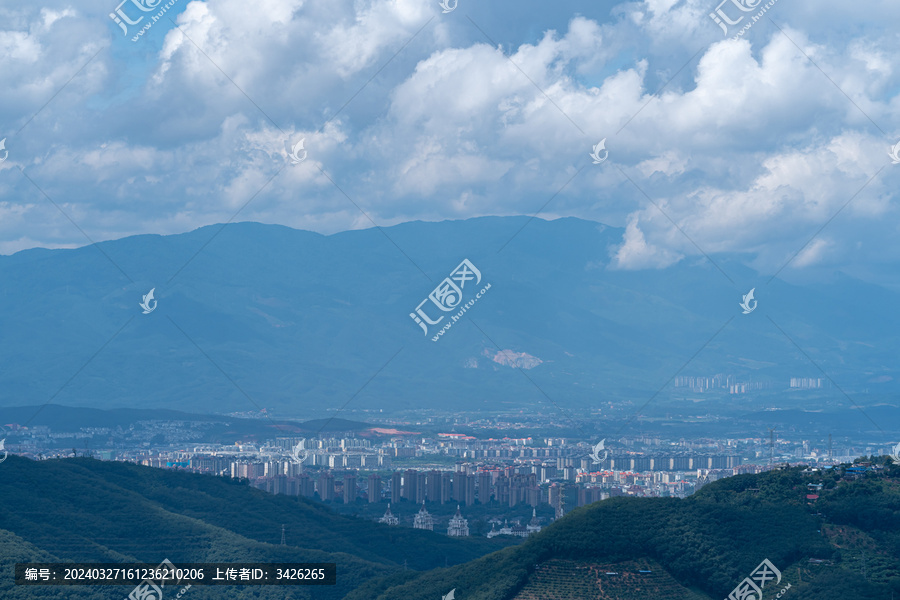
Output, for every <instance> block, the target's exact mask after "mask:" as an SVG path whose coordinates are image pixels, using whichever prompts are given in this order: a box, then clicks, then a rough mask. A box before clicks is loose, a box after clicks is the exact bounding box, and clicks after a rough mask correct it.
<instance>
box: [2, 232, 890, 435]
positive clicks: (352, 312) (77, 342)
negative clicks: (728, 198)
mask: <svg viewBox="0 0 900 600" xmlns="http://www.w3.org/2000/svg"><path fill="white" fill-rule="evenodd" d="M622 235H623V231H622V230H621V229H617V228H613V227H607V226H605V225H602V224H599V223H594V222H589V221H584V220H580V219H574V218H564V219H558V220H554V221H544V220H542V219H529V218H527V217H485V218H478V219H469V220H465V221H444V222H439V223H425V222H411V223H404V224H401V225H397V226H394V227H388V228H384V229H383V230H378V229H367V230H358V231H348V232H344V233H339V234H335V235H331V236H323V235H320V234H316V233H311V232H308V231H299V230H294V229H290V228H288V227H283V226H279V225H262V224H258V223H233V224H229V225H227V226H225V227H224V228H223V227H221V226H209V227H204V228H201V229H198V230H196V231H192V232H190V233H185V234H180V235H170V236H156V235H141V236H134V237H129V238H124V239H121V240H116V241H110V242H102V243H100V244H97V246H96V247H93V246H88V247H84V248H79V249H75V250H29V251H24V252H19V253H17V254H15V255H12V256H0V277H2V279H3V281H6V282H7V285H5V286H4V287H3V289H2V290H0V342H2V343H0V364H2V365H3V366H4V368H3V369H2V370H0V405H5V406H14V405H18V406H21V405H26V404H32V405H40V404H43V403H45V402H47V401H52V402H54V403H58V404H65V405H79V406H87V407H95V408H111V407H134V408H170V409H180V410H185V409H187V410H189V411H191V412H231V411H247V410H258V409H259V408H263V407H268V408H273V407H274V408H277V409H279V410H280V411H282V412H281V414H290V413H292V412H296V413H301V414H304V415H310V416H318V417H325V418H327V417H329V416H334V415H335V414H337V413H336V411H337V410H338V409H339V408H340V407H342V406H346V405H348V402H352V405H351V406H352V407H353V408H368V409H384V410H387V411H390V410H394V409H400V408H411V407H422V406H426V407H427V406H434V407H441V408H448V407H451V408H452V407H456V408H460V409H465V408H469V409H472V408H484V407H490V406H492V405H493V404H492V403H495V402H497V401H499V400H502V401H513V402H514V403H515V404H518V405H520V406H534V405H543V406H545V407H546V408H547V409H548V410H555V409H554V407H553V404H552V403H551V402H550V401H549V400H548V397H549V398H551V399H552V400H553V402H555V403H556V404H557V405H559V406H562V407H571V408H577V407H586V406H595V405H597V404H598V403H602V402H618V401H622V400H627V401H636V402H637V401H643V400H645V399H646V398H648V397H650V396H651V395H652V394H654V393H655V392H656V391H658V390H660V389H662V390H663V394H662V396H661V397H660V400H663V399H665V398H667V397H668V398H679V399H680V398H681V397H682V396H684V395H685V393H684V390H679V389H676V388H674V387H673V386H674V384H673V383H672V382H671V378H672V377H673V375H674V374H676V373H679V372H680V374H681V375H685V376H688V375H690V376H712V375H715V374H717V373H722V374H730V375H732V376H733V377H735V378H736V380H739V381H740V380H744V381H746V380H750V381H757V382H758V381H770V382H775V383H777V385H778V386H782V387H784V388H786V387H787V382H788V381H789V379H790V378H791V377H807V378H823V375H822V373H821V372H820V371H819V367H821V368H822V369H823V370H825V372H826V373H827V374H828V377H831V378H833V379H834V380H835V381H836V382H838V383H839V384H840V387H841V389H843V390H845V391H847V392H848V393H852V394H864V393H865V392H866V391H869V392H870V393H872V394H875V395H881V396H879V397H880V398H882V399H883V397H884V395H885V394H893V393H895V392H896V391H897V383H898V379H900V371H898V366H897V364H896V360H895V357H896V355H897V353H898V351H900V339H898V334H897V332H900V317H898V315H897V314H896V311H895V310H894V307H895V306H896V305H897V304H898V302H900V297H898V294H896V293H894V292H892V291H890V290H888V289H885V288H879V287H878V286H874V285H871V284H867V283H863V282H861V281H858V280H855V279H852V278H850V277H848V276H845V275H841V276H839V277H837V278H835V280H834V282H832V283H829V284H823V285H814V286H796V285H789V284H787V283H785V282H783V281H781V280H779V279H775V280H773V281H772V282H771V283H766V281H767V278H765V277H762V276H760V275H759V274H757V273H755V272H753V271H752V270H751V269H749V268H747V267H745V266H743V265H742V264H741V261H740V257H735V256H713V257H712V258H713V260H715V261H716V263H717V264H718V265H719V266H720V267H721V268H722V269H723V270H725V271H726V272H727V273H728V274H729V277H731V278H732V279H733V280H734V281H735V282H736V285H732V284H731V283H730V282H729V281H728V280H727V279H726V278H725V277H724V276H723V275H722V273H721V272H720V271H719V270H718V269H717V268H716V267H715V266H713V265H712V264H710V262H709V261H707V260H706V259H703V258H699V259H693V258H692V259H686V260H684V261H682V262H681V263H679V264H677V265H675V266H672V267H670V268H668V269H663V270H647V271H622V270H616V269H613V268H610V255H611V252H612V251H613V250H614V249H615V248H616V247H617V246H618V245H619V244H620V243H621V241H622ZM464 259H467V260H469V261H470V263H471V264H472V265H474V266H475V267H476V268H477V269H478V271H479V272H480V275H481V282H480V283H479V284H478V287H479V288H481V287H482V286H484V285H485V284H490V286H491V287H490V289H489V291H487V292H486V293H484V295H483V297H481V298H479V299H478V300H477V302H475V303H473V304H472V305H471V306H469V307H468V309H467V310H466V312H465V313H464V314H463V315H462V316H461V317H460V318H459V320H458V322H454V323H453V326H452V328H450V329H448V330H447V331H446V332H445V333H444V334H443V335H442V336H441V337H440V338H439V341H437V342H432V341H431V339H432V335H433V333H434V331H436V329H437V326H431V325H429V326H428V333H427V334H426V335H423V329H422V326H420V325H419V324H417V323H416V322H415V320H414V319H413V318H411V316H410V315H411V314H415V311H416V308H417V307H418V306H420V303H422V302H425V304H422V305H421V306H423V312H424V311H426V310H427V311H430V312H425V314H426V315H428V316H429V318H430V319H432V320H434V319H437V317H438V315H439V314H443V315H444V316H446V317H447V319H445V320H444V321H442V322H441V323H440V325H444V323H445V322H450V320H451V318H450V317H451V315H454V314H456V313H455V312H447V313H441V312H440V311H439V310H438V309H437V308H436V307H435V304H434V303H433V302H432V301H431V300H429V295H430V294H431V293H432V292H433V291H435V290H438V289H440V288H441V285H443V284H442V281H443V280H444V278H447V277H448V276H449V275H450V273H451V271H452V270H453V269H454V268H456V267H457V266H458V265H460V264H461V263H462V261H463V260H464ZM10 282H11V283H10ZM468 283H469V284H470V285H474V284H473V282H472V281H469V282H468ZM752 287H755V289H756V294H755V297H756V300H758V302H759V307H758V309H757V310H756V311H754V312H753V313H751V314H749V315H743V314H741V308H740V307H739V306H738V304H739V302H740V301H741V296H742V294H745V293H746V292H747V291H748V290H749V289H750V288H752ZM151 288H153V289H154V290H155V300H156V301H157V302H158V305H157V307H156V308H155V310H153V312H151V313H150V314H142V312H143V311H142V309H141V308H140V307H139V306H138V304H139V303H140V302H141V298H142V296H143V295H144V294H146V293H147V292H148V291H149V290H150V289H151ZM473 289H474V288H473V287H469V288H466V289H465V291H464V292H463V294H464V300H466V301H469V300H470V294H471V293H473V292H471V291H470V290H473ZM448 291H449V293H450V296H449V300H448V296H447V295H446V292H448ZM443 293H445V294H444V296H442V297H443V298H444V300H447V302H448V303H449V304H452V303H453V301H454V298H453V293H455V292H453V290H452V289H451V288H449V287H447V286H445V289H444V292H443ZM436 297H437V296H436ZM859 307H865V309H864V310H861V309H860V308H859ZM454 310H456V309H454ZM729 319H730V321H729ZM770 319H771V321H770ZM726 323H727V325H726ZM775 324H777V327H776V326H775ZM717 332H718V333H717ZM710 340H712V341H710ZM694 355H695V356H694ZM692 356H693V358H691V357H692ZM498 357H499V360H498ZM813 361H814V362H813ZM685 365H686V366H685ZM817 365H818V366H817ZM518 369H523V370H526V372H527V374H528V377H527V378H526V377H523V376H522V373H520V372H518ZM679 369H681V371H679ZM667 381H668V382H669V383H668V385H667ZM826 381H827V380H826ZM829 385H830V384H829ZM828 393H830V394H832V395H833V396H835V397H838V398H839V397H840V394H839V393H838V391H837V390H836V389H834V388H833V387H832V388H831V390H830V392H828ZM723 394H725V395H727V391H725V392H723ZM736 398H737V397H736ZM873 398H874V396H873ZM651 409H652V407H651Z"/></svg>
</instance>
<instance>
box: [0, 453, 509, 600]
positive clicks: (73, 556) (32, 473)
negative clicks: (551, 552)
mask: <svg viewBox="0 0 900 600" xmlns="http://www.w3.org/2000/svg"><path fill="white" fill-rule="evenodd" d="M0 506H2V507H3V510H2V512H0V563H2V565H0V568H2V569H3V570H2V571H0V573H2V575H0V598H4V600H5V599H13V600H18V599H26V598H82V597H83V598H97V599H100V600H105V599H106V598H110V599H112V598H116V599H117V600H121V598H123V597H124V596H126V595H127V594H128V592H129V591H130V590H127V589H125V588H123V587H121V586H115V587H94V588H83V589H84V590H86V591H87V592H90V593H84V594H83V595H79V592H78V591H77V589H76V588H71V587H66V588H35V587H31V588H27V589H26V588H21V587H20V588H15V587H14V586H13V585H12V564H13V563H15V562H39V561H52V562H57V561H83V562H119V561H127V562H147V563H153V564H158V563H159V562H161V561H162V560H163V559H165V558H168V559H169V560H171V561H172V562H174V563H175V564H178V563H180V562H336V563H337V565H338V585H336V586H333V587H332V586H329V587H324V586H319V587H316V588H301V587H296V588H283V587H282V588H261V587H260V588H254V587H247V588H238V587H236V588H222V587H215V588H213V587H208V588H206V587H198V586H195V587H193V588H191V590H189V598H191V599H192V598H197V599H198V600H199V599H205V598H229V599H230V598H265V599H269V598H271V599H275V598H279V599H282V598H307V597H315V598H323V599H329V600H330V599H333V600H337V599H338V598H341V597H343V596H344V595H345V594H347V593H348V592H349V591H351V590H352V589H354V588H355V587H357V586H358V585H360V584H361V583H363V582H364V581H366V580H368V579H371V578H373V577H384V576H387V575H390V574H392V573H402V572H403V563H404V561H406V563H407V565H408V567H409V568H410V569H430V568H433V567H437V566H444V564H445V563H446V564H450V565H453V564H458V563H462V562H464V561H468V560H471V559H474V558H477V557H479V556H482V555H484V554H485V553H487V552H490V551H492V550H495V549H497V548H501V547H503V545H504V544H505V543H508V542H499V541H497V540H487V539H483V538H481V539H479V538H473V539H466V540H457V539H452V538H448V537H447V536H444V535H440V534H437V533H432V532H427V531H418V530H413V529H410V528H403V527H388V526H385V525H379V524H376V523H372V522H369V521H363V520H360V519H354V518H349V517H343V516H339V515H336V514H334V513H332V512H331V511H329V510H328V509H327V508H325V507H323V506H321V505H317V504H314V503H311V502H309V501H306V500H302V499H298V498H296V497H286V496H274V495H271V494H267V493H265V492H262V491H260V490H257V489H254V488H251V487H249V486H247V485H243V484H241V483H238V482H233V481H231V480H228V479H222V478H216V477H211V476H203V475H195V474H190V473H179V472H173V471H166V470H161V469H152V468H149V467H141V466H137V465H133V464H128V463H114V462H101V461H97V460H93V459H65V460H45V461H29V460H26V459H23V458H19V457H16V456H10V457H9V458H8V459H7V460H6V461H5V462H3V463H2V465H0ZM282 524H284V526H285V530H286V545H285V546H282V545H280V540H281V526H282ZM407 573H411V571H407ZM229 590H230V591H229ZM242 590H243V595H238V593H239V592H241V591H242ZM309 590H312V596H311V595H310V592H309ZM122 592H124V593H122ZM214 592H215V593H214ZM186 597H187V594H186Z"/></svg>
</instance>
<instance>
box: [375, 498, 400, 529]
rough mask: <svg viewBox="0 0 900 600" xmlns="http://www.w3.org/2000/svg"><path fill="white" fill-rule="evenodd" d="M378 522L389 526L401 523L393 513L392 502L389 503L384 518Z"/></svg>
mask: <svg viewBox="0 0 900 600" xmlns="http://www.w3.org/2000/svg"><path fill="white" fill-rule="evenodd" d="M378 522H379V523H385V524H387V525H396V524H397V523H399V522H400V519H398V518H397V517H395V516H394V515H393V514H392V513H391V503H390V502H388V507H387V510H386V511H384V516H383V517H381V518H380V519H378Z"/></svg>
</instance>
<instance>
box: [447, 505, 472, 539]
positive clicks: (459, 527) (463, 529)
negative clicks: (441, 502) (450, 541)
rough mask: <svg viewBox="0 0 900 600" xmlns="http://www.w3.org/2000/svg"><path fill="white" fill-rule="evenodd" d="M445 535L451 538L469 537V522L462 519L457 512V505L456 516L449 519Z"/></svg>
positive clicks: (457, 507)
mask: <svg viewBox="0 0 900 600" xmlns="http://www.w3.org/2000/svg"><path fill="white" fill-rule="evenodd" d="M447 535H449V536H452V537H467V536H468V535H469V521H468V520H467V519H464V518H463V516H462V513H461V512H459V504H457V505H456V514H455V515H453V518H452V519H450V523H449V525H448V526H447Z"/></svg>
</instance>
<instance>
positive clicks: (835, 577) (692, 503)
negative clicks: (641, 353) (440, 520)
mask: <svg viewBox="0 0 900 600" xmlns="http://www.w3.org/2000/svg"><path fill="white" fill-rule="evenodd" d="M843 475H844V472H843V471H842V470H841V471H838V472H835V473H821V472H816V473H802V472H801V469H787V470H782V471H772V472H769V473H764V474H760V475H744V476H738V477H731V478H728V479H724V480H720V481H717V482H714V483H712V484H709V485H707V486H705V487H704V488H702V489H701V490H700V491H699V492H698V493H696V494H694V495H693V496H691V497H689V498H687V499H684V500H679V499H675V498H613V499H609V500H606V501H603V502H598V503H595V504H592V505H590V506H587V507H583V508H579V509H576V510H574V511H572V513H570V514H569V515H567V516H566V517H565V518H564V519H561V520H560V521H557V522H556V523H554V524H553V525H551V526H550V527H548V528H546V529H545V530H543V531H542V532H541V533H540V534H537V535H535V536H534V537H532V538H530V539H529V540H528V541H527V542H525V543H524V544H522V545H520V546H518V547H515V548H507V549H505V550H503V551H501V552H498V553H496V554H493V555H490V556H486V557H483V558H479V559H476V560H474V561H472V562H471V563H469V564H466V565H459V566H456V567H451V568H448V569H439V570H435V571H432V572H428V573H424V574H422V575H419V576H418V577H416V578H415V579H413V580H412V581H409V582H400V583H398V584H396V585H393V586H385V585H384V584H383V583H380V582H372V583H370V584H367V585H365V586H363V587H362V588H360V589H358V590H356V591H354V592H353V593H351V594H350V595H349V596H348V598H347V600H363V599H366V600H375V599H377V600H393V599H398V600H399V599H401V598H402V599H403V600H420V599H421V600H435V599H437V598H440V597H441V596H442V595H444V594H446V593H447V592H449V591H450V590H451V589H454V588H455V589H456V593H455V596H456V598H457V599H458V600H511V599H513V598H516V599H517V600H533V599H534V598H537V597H538V596H539V597H540V598H541V600H584V599H594V600H630V599H631V598H639V597H653V598H669V599H671V600H675V599H676V598H678V599H680V598H703V597H704V596H708V597H709V598H724V597H726V596H727V595H728V594H729V593H730V592H731V590H732V589H734V587H735V586H736V585H737V584H738V583H739V582H741V580H743V579H744V578H745V577H747V576H749V575H750V573H751V572H752V571H753V569H754V568H756V566H757V565H758V564H760V563H761V562H762V561H763V559H766V558H768V559H769V560H770V561H771V562H772V563H773V564H774V565H775V566H776V568H778V569H779V570H780V571H781V572H782V581H781V582H780V585H779V586H778V588H779V589H773V590H772V591H770V588H774V587H775V584H770V586H769V587H766V588H765V597H766V598H769V597H774V595H775V594H777V593H778V591H780V589H781V588H783V587H785V586H786V585H787V584H790V585H791V588H790V596H789V597H790V598H794V599H797V600H804V599H806V598H810V599H812V598H821V597H829V598H841V599H842V600H853V599H856V598H859V599H863V598H890V597H891V591H892V590H893V592H894V593H895V594H897V595H898V596H900V574H898V568H900V559H898V552H897V550H898V547H900V546H898V543H900V490H898V479H897V476H898V475H900V469H898V468H896V467H895V468H893V470H890V469H888V470H881V471H878V472H869V473H867V474H864V475H862V476H861V478H860V479H858V480H850V479H851V478H853V477H856V475H850V474H849V473H848V474H847V475H848V477H843ZM810 483H821V484H822V485H823V486H824V487H823V489H822V491H820V492H819V499H818V500H814V501H813V500H808V499H807V494H808V493H809V492H810V490H809V489H808V487H807V486H808V484H810ZM822 514H824V521H823V517H822V516H821V515H822ZM863 552H865V560H864V561H863V558H862V557H863ZM810 559H813V560H812V562H811V561H810ZM642 561H643V562H642ZM640 564H654V565H658V568H657V567H652V568H650V567H645V569H649V570H652V571H653V574H652V576H653V578H655V579H650V578H649V576H648V577H645V578H643V579H642V578H641V575H640V570H641V569H640V568H639V567H638V566H636V565H640ZM863 566H865V570H864V569H863ZM608 573H617V575H609V574H608ZM863 573H865V577H864V576H863ZM652 586H658V587H657V588H655V590H656V591H654V588H653V587H652ZM638 588H640V589H638ZM642 594H650V596H644V595H642Z"/></svg>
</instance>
